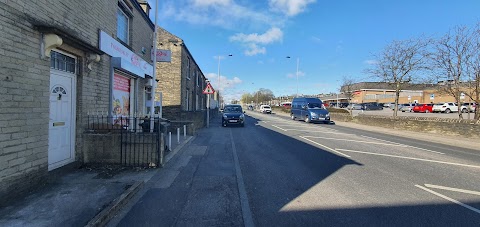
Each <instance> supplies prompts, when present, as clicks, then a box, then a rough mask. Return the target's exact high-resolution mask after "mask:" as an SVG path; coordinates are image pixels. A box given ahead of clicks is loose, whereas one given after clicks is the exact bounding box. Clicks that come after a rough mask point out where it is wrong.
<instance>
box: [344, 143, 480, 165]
mask: <svg viewBox="0 0 480 227" xmlns="http://www.w3.org/2000/svg"><path fill="white" fill-rule="evenodd" d="M335 150H337V151H346V152H352V153H359V154H371V155H377V156H385V157H393V158H402V159H410V160H416V161H424V162H433V163H440V164H447V165H454V166H463V167H470V168H478V169H480V166H476V165H469V164H462V163H455V162H444V161H436V160H429V159H423V158H412V157H406V156H399V155H389V154H380V153H373V152H366V151H354V150H347V149H340V148H335Z"/></svg>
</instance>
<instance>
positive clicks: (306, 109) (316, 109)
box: [290, 98, 330, 123]
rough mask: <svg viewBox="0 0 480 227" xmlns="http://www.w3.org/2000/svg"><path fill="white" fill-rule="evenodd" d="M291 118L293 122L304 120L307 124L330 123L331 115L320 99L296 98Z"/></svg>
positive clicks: (293, 102)
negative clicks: (315, 122)
mask: <svg viewBox="0 0 480 227" xmlns="http://www.w3.org/2000/svg"><path fill="white" fill-rule="evenodd" d="M290 117H291V118H292V120H295V119H297V118H299V119H302V120H304V121H305V122H306V123H310V122H314V121H317V122H323V123H330V113H329V112H328V110H327V109H326V108H325V106H324V105H323V102H322V100H320V99H318V98H294V99H293V101H292V109H291V110H290Z"/></svg>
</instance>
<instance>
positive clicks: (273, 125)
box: [272, 125, 287, 132]
mask: <svg viewBox="0 0 480 227" xmlns="http://www.w3.org/2000/svg"><path fill="white" fill-rule="evenodd" d="M272 127H275V128H278V129H280V130H282V131H284V132H286V131H287V130H285V129H283V128H280V127H278V126H276V125H272Z"/></svg>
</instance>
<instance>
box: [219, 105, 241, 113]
mask: <svg viewBox="0 0 480 227" xmlns="http://www.w3.org/2000/svg"><path fill="white" fill-rule="evenodd" d="M223 112H224V113H242V107H240V106H226V107H225V109H223Z"/></svg>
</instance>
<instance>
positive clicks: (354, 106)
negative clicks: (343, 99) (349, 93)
mask: <svg viewBox="0 0 480 227" xmlns="http://www.w3.org/2000/svg"><path fill="white" fill-rule="evenodd" d="M347 109H349V110H363V105H362V104H356V103H352V104H350V105H348V106H347Z"/></svg>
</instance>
